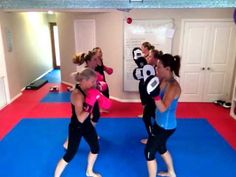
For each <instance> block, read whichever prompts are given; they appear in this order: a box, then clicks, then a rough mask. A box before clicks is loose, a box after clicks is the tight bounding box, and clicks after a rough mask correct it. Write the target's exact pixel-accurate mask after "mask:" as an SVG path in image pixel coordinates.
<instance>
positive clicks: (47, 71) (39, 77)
mask: <svg viewBox="0 0 236 177" xmlns="http://www.w3.org/2000/svg"><path fill="white" fill-rule="evenodd" d="M52 70H53V68H52V69H49V70H48V71H46V72H45V73H43V74H42V75H41V76H39V77H37V78H36V79H35V80H33V81H32V82H30V83H33V82H34V81H37V80H38V79H41V78H42V77H43V76H45V75H46V74H48V73H49V72H51V71H52ZM24 90H25V87H24V88H22V89H21V91H24Z"/></svg>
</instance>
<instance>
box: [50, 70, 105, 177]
mask: <svg viewBox="0 0 236 177" xmlns="http://www.w3.org/2000/svg"><path fill="white" fill-rule="evenodd" d="M75 80H76V81H77V82H78V83H79V84H78V85H77V86H76V88H75V89H74V90H73V91H72V93H71V107H72V116H71V122H70V124H69V142H68V149H67V151H66V153H65V155H64V156H63V158H62V159H61V160H60V161H59V162H58V164H57V167H56V170H55V173H54V177H60V176H61V174H62V172H63V170H64V169H65V167H66V166H67V164H68V163H69V162H70V161H71V160H72V159H73V157H74V156H75V154H76V152H77V149H78V146H79V143H80V140H81V138H82V137H84V138H85V140H86V142H87V143H88V144H89V146H90V152H89V154H88V165H87V170H86V175H87V176H92V177H101V175H100V174H98V173H95V172H94V171H93V166H94V163H95V161H96V159H97V155H98V152H99V144H98V138H97V133H96V130H95V128H94V126H93V125H92V124H91V121H90V112H89V111H87V110H88V109H85V108H84V103H86V102H88V101H87V100H86V98H89V97H91V94H90V95H89V93H90V92H89V91H90V89H91V88H93V87H95V85H96V80H97V76H96V73H95V71H93V70H92V69H85V70H83V71H82V72H81V73H77V74H76V75H75ZM94 99H96V98H93V100H94ZM90 100H91V99H90ZM93 102H94V103H95V101H93ZM94 103H92V104H94ZM90 105H91V102H90ZM91 106H93V105H91Z"/></svg>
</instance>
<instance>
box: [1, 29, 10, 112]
mask: <svg viewBox="0 0 236 177" xmlns="http://www.w3.org/2000/svg"><path fill="white" fill-rule="evenodd" d="M8 102H9V90H8V84H7V75H6V66H5V55H4V47H3V40H2V31H1V26H0V109H2V108H3V107H4V106H6V105H7V103H8Z"/></svg>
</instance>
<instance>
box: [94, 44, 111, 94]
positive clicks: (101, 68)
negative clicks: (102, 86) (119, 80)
mask: <svg viewBox="0 0 236 177" xmlns="http://www.w3.org/2000/svg"><path fill="white" fill-rule="evenodd" d="M93 52H94V53H95V55H96V57H97V66H96V68H95V71H97V72H98V73H100V74H101V75H102V76H103V81H104V82H106V78H105V74H104V71H105V72H106V73H107V74H109V75H111V74H112V73H113V69H112V68H110V67H108V66H105V65H104V63H103V58H102V55H103V53H102V49H101V48H100V47H95V48H94V49H93ZM102 93H103V95H105V96H106V97H107V98H109V88H108V87H107V89H106V90H104V91H103V92H102Z"/></svg>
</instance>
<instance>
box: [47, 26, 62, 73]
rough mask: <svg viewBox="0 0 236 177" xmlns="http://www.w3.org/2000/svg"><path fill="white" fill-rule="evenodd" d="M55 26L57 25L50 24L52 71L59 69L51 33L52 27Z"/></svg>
mask: <svg viewBox="0 0 236 177" xmlns="http://www.w3.org/2000/svg"><path fill="white" fill-rule="evenodd" d="M54 26H57V23H55V22H50V23H49V27H50V37H51V46H52V65H53V68H54V69H60V66H57V62H56V51H55V39H54V33H53V27H54Z"/></svg>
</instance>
